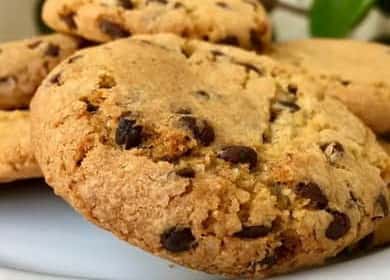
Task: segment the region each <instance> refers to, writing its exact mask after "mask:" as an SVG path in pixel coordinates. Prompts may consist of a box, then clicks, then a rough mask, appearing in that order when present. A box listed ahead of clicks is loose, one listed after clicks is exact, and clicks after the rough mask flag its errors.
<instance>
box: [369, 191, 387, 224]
mask: <svg viewBox="0 0 390 280" xmlns="http://www.w3.org/2000/svg"><path fill="white" fill-rule="evenodd" d="M375 203H376V205H377V206H378V207H379V208H380V209H378V210H377V211H376V213H375V216H374V217H373V220H376V219H383V218H385V217H387V216H389V205H388V203H387V200H386V197H385V196H384V195H383V194H381V195H379V196H378V198H377V199H376V202H375Z"/></svg>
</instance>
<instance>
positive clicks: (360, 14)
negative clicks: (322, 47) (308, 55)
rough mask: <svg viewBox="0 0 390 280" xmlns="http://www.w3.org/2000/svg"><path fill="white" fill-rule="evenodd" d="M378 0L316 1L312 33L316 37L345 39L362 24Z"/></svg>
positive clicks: (311, 14)
mask: <svg viewBox="0 0 390 280" xmlns="http://www.w3.org/2000/svg"><path fill="white" fill-rule="evenodd" d="M375 3H376V0H314V2H313V5H312V8H311V12H310V20H311V22H310V31H311V34H312V35H313V36H315V37H337V38H341V37H345V36H347V35H348V34H349V33H350V32H351V31H352V29H353V28H354V27H355V26H356V25H357V24H358V23H360V21H361V20H362V19H363V18H364V17H365V15H366V14H367V12H368V11H369V10H370V9H371V8H372V7H373V5H374V4H375Z"/></svg>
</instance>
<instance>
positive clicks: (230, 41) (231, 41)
mask: <svg viewBox="0 0 390 280" xmlns="http://www.w3.org/2000/svg"><path fill="white" fill-rule="evenodd" d="M217 43H218V44H223V45H230V46H235V47H238V46H239V45H240V41H239V40H238V38H237V37H236V36H233V35H230V36H226V37H225V38H222V39H221V40H219V41H218V42H217Z"/></svg>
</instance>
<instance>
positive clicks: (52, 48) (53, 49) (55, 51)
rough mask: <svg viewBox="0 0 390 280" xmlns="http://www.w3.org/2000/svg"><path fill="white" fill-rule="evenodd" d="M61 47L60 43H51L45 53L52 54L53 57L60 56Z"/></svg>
mask: <svg viewBox="0 0 390 280" xmlns="http://www.w3.org/2000/svg"><path fill="white" fill-rule="evenodd" d="M60 50H61V49H60V47H59V46H58V45H55V44H53V43H49V44H48V45H47V48H46V51H45V55H47V56H51V57H58V56H59V55H60Z"/></svg>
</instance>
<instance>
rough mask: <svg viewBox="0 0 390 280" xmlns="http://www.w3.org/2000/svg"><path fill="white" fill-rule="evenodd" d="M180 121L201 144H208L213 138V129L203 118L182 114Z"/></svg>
mask: <svg viewBox="0 0 390 280" xmlns="http://www.w3.org/2000/svg"><path fill="white" fill-rule="evenodd" d="M180 122H181V123H182V124H183V125H184V126H185V127H186V128H188V129H189V130H191V132H192V134H193V136H194V137H195V139H196V140H198V141H199V142H200V143H201V144H202V145H203V146H209V145H210V144H211V143H212V142H213V141H214V139H215V133H214V129H213V128H212V127H211V125H210V124H209V123H208V122H207V121H205V120H197V119H196V118H194V117H190V116H184V117H181V118H180Z"/></svg>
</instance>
